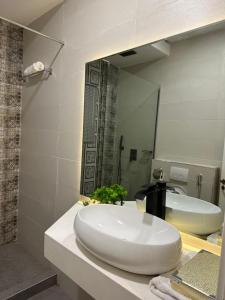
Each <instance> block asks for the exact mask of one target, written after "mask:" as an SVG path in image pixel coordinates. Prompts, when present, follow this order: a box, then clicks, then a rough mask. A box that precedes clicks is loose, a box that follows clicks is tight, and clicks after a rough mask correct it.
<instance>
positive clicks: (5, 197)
mask: <svg viewBox="0 0 225 300" xmlns="http://www.w3.org/2000/svg"><path fill="white" fill-rule="evenodd" d="M22 43H23V31H22V30H21V29H20V28H19V27H17V26H15V25H12V24H10V23H8V22H5V21H3V20H0V245H1V244H5V243H9V242H11V241H14V240H15V239H16V234H17V202H18V178H19V148H20V118H21V90H22V63H23V62H22V59H23V44H22Z"/></svg>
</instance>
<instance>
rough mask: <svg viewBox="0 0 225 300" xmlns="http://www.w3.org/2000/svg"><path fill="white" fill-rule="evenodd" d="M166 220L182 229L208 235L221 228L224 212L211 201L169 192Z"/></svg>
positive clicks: (167, 195)
mask: <svg viewBox="0 0 225 300" xmlns="http://www.w3.org/2000/svg"><path fill="white" fill-rule="evenodd" d="M166 221H167V222H169V223H171V224H173V225H175V226H176V227H177V228H178V229H179V230H181V231H185V232H190V233H193V234H198V235H207V234H210V233H213V232H216V231H218V230H220V229H221V226H222V223H223V213H222V211H221V209H220V208H219V207H218V206H216V205H214V204H212V203H210V202H206V201H204V200H200V199H197V198H193V197H189V196H186V195H180V194H173V193H170V192H167V194H166Z"/></svg>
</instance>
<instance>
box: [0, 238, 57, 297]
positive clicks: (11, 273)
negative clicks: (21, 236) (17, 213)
mask: <svg viewBox="0 0 225 300" xmlns="http://www.w3.org/2000/svg"><path fill="white" fill-rule="evenodd" d="M53 274H54V273H53V271H52V270H50V269H49V268H48V267H46V266H45V265H43V264H40V263H39V262H38V261H36V260H35V259H34V258H33V257H32V256H31V255H30V254H28V253H27V252H26V251H25V250H24V249H23V248H21V247H20V246H19V245H17V244H16V243H10V244H7V245H3V246H0V278H1V279H0V299H4V298H7V297H9V296H11V295H13V294H15V293H17V292H18V291H21V290H23V289H27V288H28V287H30V286H32V285H34V284H37V283H38V282H40V281H42V280H44V279H46V278H48V277H50V276H52V275H53Z"/></svg>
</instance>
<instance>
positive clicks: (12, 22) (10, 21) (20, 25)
mask: <svg viewBox="0 0 225 300" xmlns="http://www.w3.org/2000/svg"><path fill="white" fill-rule="evenodd" d="M0 19H2V20H4V21H6V22H9V23H11V24H14V25H17V26H19V27H21V28H23V29H26V30H28V31H31V32H33V33H35V34H38V35H40V36H42V37H44V38H46V39H49V40H51V41H54V42H56V43H58V44H60V45H61V47H63V46H64V42H63V41H60V40H57V39H55V38H53V37H51V36H48V35H46V34H44V33H41V32H39V31H37V30H35V29H32V28H30V27H27V26H25V25H22V24H20V23H17V22H15V21H12V20H9V19H6V18H4V17H1V16H0Z"/></svg>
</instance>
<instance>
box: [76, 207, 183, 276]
mask: <svg viewBox="0 0 225 300" xmlns="http://www.w3.org/2000/svg"><path fill="white" fill-rule="evenodd" d="M74 227H75V230H76V234H77V238H78V240H79V242H80V243H81V244H82V245H83V246H84V247H85V248H86V249H87V250H89V251H90V252H91V253H92V254H93V255H95V256H96V257H98V258H99V259H101V260H103V261H105V262H107V263H109V264H111V265H113V266H115V267H118V268H120V269H122V270H126V271H129V272H132V273H137V274H148V275H156V274H161V273H164V272H167V271H170V270H172V269H173V268H175V267H176V266H177V264H178V262H179V259H180V255H181V238H180V234H179V232H178V230H177V229H176V228H174V227H173V226H172V225H170V224H168V223H167V222H165V221H163V220H161V219H159V218H157V217H155V216H152V215H149V214H146V213H141V212H139V211H138V210H136V209H133V208H129V207H124V206H123V207H121V206H117V205H110V204H100V205H90V206H87V207H84V208H82V209H81V210H80V211H79V212H78V213H77V215H76V218H75V222H74Z"/></svg>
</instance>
